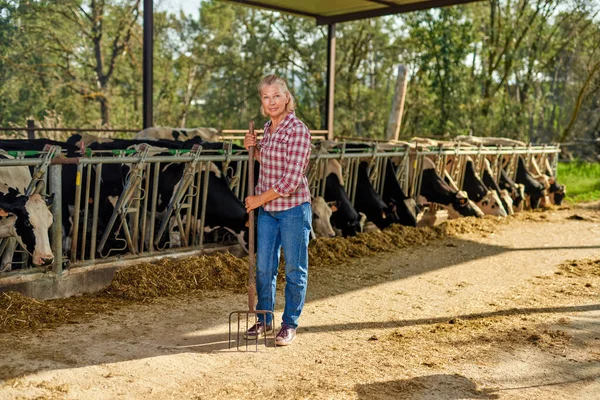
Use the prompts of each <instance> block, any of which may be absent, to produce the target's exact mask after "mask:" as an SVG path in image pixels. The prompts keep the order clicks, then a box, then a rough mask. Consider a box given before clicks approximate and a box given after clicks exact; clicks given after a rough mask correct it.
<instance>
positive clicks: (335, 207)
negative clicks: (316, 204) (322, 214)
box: [327, 200, 340, 212]
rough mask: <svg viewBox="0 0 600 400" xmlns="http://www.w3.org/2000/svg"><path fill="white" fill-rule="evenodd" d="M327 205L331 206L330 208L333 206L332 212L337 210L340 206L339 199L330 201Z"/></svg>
mask: <svg viewBox="0 0 600 400" xmlns="http://www.w3.org/2000/svg"><path fill="white" fill-rule="evenodd" d="M327 205H328V206H329V208H331V211H332V212H336V211H337V210H338V208H339V206H340V203H339V201H337V200H335V201H328V202H327Z"/></svg>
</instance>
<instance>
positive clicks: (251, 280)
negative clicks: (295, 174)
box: [248, 121, 256, 311]
mask: <svg viewBox="0 0 600 400" xmlns="http://www.w3.org/2000/svg"><path fill="white" fill-rule="evenodd" d="M249 131H250V135H252V136H254V137H255V138H256V135H255V134H254V121H250V127H249ZM255 150H256V149H255V146H251V147H249V148H248V196H254V151H255ZM254 224H255V222H254V210H252V211H250V212H249V213H248V229H249V231H248V309H249V310H250V311H256V310H255V308H254V307H255V296H256V259H255V258H256V257H255V252H254V232H255V230H254Z"/></svg>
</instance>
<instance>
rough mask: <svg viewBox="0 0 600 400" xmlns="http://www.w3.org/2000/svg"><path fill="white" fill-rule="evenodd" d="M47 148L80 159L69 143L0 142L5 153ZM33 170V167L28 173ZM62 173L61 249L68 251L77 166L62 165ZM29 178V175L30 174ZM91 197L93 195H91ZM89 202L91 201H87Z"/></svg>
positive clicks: (0, 147)
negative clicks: (57, 148)
mask: <svg viewBox="0 0 600 400" xmlns="http://www.w3.org/2000/svg"><path fill="white" fill-rule="evenodd" d="M47 146H59V147H60V148H61V150H62V152H63V153H64V155H65V156H66V157H80V156H81V153H80V152H79V150H80V149H79V148H78V147H77V146H74V145H72V144H70V143H66V142H60V141H56V140H50V139H44V138H40V139H32V140H25V139H10V140H8V139H6V140H0V149H3V150H5V151H24V150H36V151H44V150H45V149H46V148H47ZM29 157H31V158H38V156H37V155H34V156H26V158H29ZM32 170H33V167H32V168H31V169H30V171H32ZM61 171H62V173H61V175H62V182H63V185H62V188H61V192H62V204H61V208H62V210H61V215H62V221H61V223H62V227H63V248H64V249H65V250H68V248H69V245H68V243H69V239H68V235H69V232H70V231H71V228H72V226H71V225H72V223H71V210H72V208H73V206H74V204H75V193H76V187H75V185H74V184H73V183H75V182H77V165H74V164H64V165H63V166H62V169H61ZM30 176H31V174H30ZM93 180H94V174H93V173H92V182H93ZM84 195H85V193H84V192H82V193H81V196H82V197H81V201H82V202H85V201H88V199H83V196H84ZM92 197H93V194H92ZM89 201H91V200H89Z"/></svg>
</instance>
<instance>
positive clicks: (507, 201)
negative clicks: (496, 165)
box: [481, 159, 514, 215]
mask: <svg viewBox="0 0 600 400" xmlns="http://www.w3.org/2000/svg"><path fill="white" fill-rule="evenodd" d="M483 162H484V166H483V174H482V177H481V180H482V181H483V184H484V185H485V186H487V187H488V188H489V189H491V190H493V191H495V192H496V194H497V195H498V197H499V198H500V201H501V202H502V206H503V207H504V209H505V210H506V213H507V214H508V215H513V214H514V210H513V200H512V198H511V197H510V194H509V193H508V190H506V189H501V188H500V186H499V185H498V183H497V182H496V180H495V179H494V174H493V171H492V167H491V166H490V162H489V161H488V160H487V159H484V160H483Z"/></svg>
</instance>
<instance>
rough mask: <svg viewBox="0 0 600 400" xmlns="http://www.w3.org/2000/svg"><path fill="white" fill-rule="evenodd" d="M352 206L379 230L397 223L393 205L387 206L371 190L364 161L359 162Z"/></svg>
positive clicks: (367, 165)
mask: <svg viewBox="0 0 600 400" xmlns="http://www.w3.org/2000/svg"><path fill="white" fill-rule="evenodd" d="M354 206H355V207H356V210H357V211H358V212H362V213H363V214H365V215H366V216H367V219H368V220H369V221H371V222H373V223H374V224H375V225H377V227H378V228H379V229H384V228H387V227H388V226H390V225H391V224H394V223H398V217H397V216H396V214H395V205H393V204H392V205H391V206H389V205H387V204H386V203H385V202H384V201H383V199H382V198H381V196H379V193H377V192H376V191H375V189H374V188H373V185H372V184H371V180H370V179H369V163H367V162H366V161H361V162H360V164H359V165H358V174H357V180H356V197H355V200H354Z"/></svg>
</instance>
